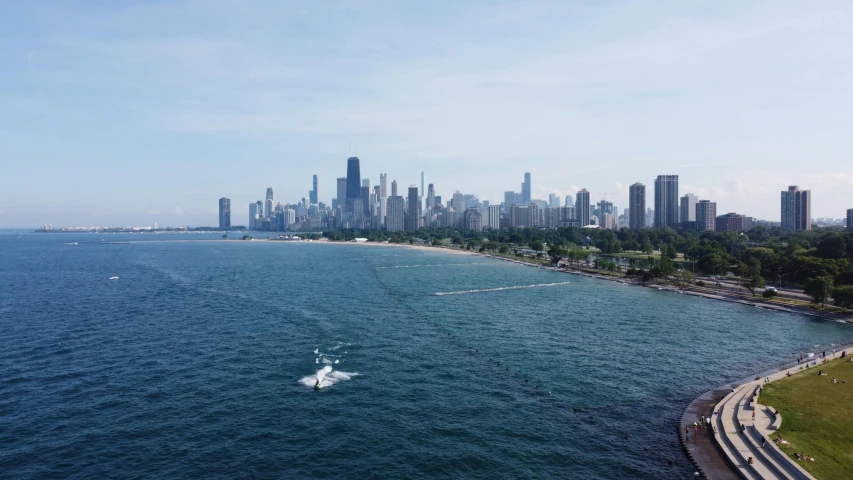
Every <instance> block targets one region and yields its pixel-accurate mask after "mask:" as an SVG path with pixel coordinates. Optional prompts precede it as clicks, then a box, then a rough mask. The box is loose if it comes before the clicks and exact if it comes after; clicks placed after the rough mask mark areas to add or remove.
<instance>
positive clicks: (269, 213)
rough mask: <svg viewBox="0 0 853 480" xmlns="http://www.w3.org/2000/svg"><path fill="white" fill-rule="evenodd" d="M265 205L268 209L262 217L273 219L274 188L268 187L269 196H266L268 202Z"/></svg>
mask: <svg viewBox="0 0 853 480" xmlns="http://www.w3.org/2000/svg"><path fill="white" fill-rule="evenodd" d="M264 205H265V206H266V208H265V209H264V211H263V212H262V213H263V215H262V216H263V217H264V218H272V214H273V210H272V207H273V193H272V187H267V196H266V200H265V202H264Z"/></svg>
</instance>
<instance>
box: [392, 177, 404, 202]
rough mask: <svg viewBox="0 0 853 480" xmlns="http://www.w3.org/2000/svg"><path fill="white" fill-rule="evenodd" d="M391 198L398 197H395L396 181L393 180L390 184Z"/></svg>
mask: <svg viewBox="0 0 853 480" xmlns="http://www.w3.org/2000/svg"><path fill="white" fill-rule="evenodd" d="M391 196H392V197H396V196H398V195H397V180H394V181H393V182H391ZM400 198H402V197H400Z"/></svg>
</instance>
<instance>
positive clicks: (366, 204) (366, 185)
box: [358, 178, 370, 220]
mask: <svg viewBox="0 0 853 480" xmlns="http://www.w3.org/2000/svg"><path fill="white" fill-rule="evenodd" d="M358 196H359V198H361V207H362V209H363V210H364V213H363V216H364V218H366V219H368V220H369V219H370V179H369V178H362V179H361V192H360V193H359V195H358Z"/></svg>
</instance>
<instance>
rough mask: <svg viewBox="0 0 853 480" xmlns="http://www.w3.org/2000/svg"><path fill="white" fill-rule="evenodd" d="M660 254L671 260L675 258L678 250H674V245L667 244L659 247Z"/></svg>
mask: <svg viewBox="0 0 853 480" xmlns="http://www.w3.org/2000/svg"><path fill="white" fill-rule="evenodd" d="M660 255H661V258H664V257H666V258H669V259H671V260H675V259H676V258H677V257H678V252H677V251H676V250H675V247H674V246H672V244H669V245H667V246H666V247H664V248H662V249H661V252H660Z"/></svg>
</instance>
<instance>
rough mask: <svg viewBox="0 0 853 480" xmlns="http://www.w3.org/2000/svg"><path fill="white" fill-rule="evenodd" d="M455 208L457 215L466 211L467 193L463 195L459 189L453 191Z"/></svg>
mask: <svg viewBox="0 0 853 480" xmlns="http://www.w3.org/2000/svg"><path fill="white" fill-rule="evenodd" d="M452 201H453V210H454V211H456V214H457V215H462V213H463V212H465V195H463V194H462V193H461V192H460V191H459V190H456V191H455V192H453V200H452Z"/></svg>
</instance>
